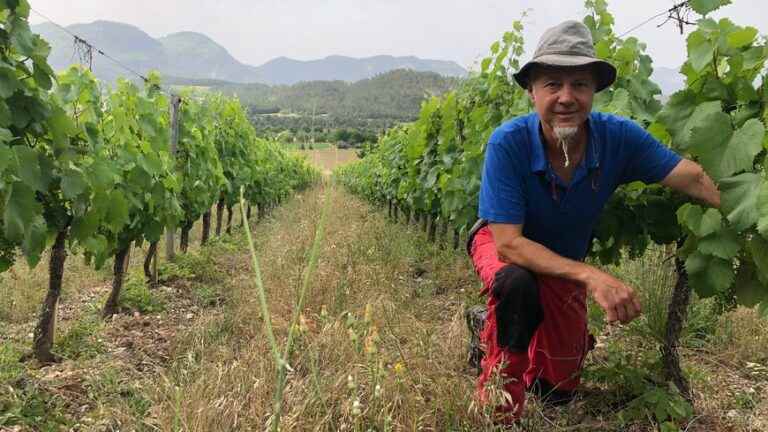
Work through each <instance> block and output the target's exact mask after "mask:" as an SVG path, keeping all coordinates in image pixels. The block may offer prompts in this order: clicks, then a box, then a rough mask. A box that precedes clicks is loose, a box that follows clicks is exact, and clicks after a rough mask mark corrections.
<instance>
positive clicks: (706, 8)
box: [688, 0, 731, 15]
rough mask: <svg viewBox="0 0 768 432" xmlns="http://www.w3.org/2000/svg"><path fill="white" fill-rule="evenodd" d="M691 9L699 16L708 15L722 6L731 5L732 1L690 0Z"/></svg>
mask: <svg viewBox="0 0 768 432" xmlns="http://www.w3.org/2000/svg"><path fill="white" fill-rule="evenodd" d="M688 4H689V5H690V6H691V9H693V10H694V12H696V13H697V14H699V15H706V14H708V13H710V12H712V11H714V10H717V9H719V8H720V7H722V6H725V5H729V4H731V0H690V1H689V2H688Z"/></svg>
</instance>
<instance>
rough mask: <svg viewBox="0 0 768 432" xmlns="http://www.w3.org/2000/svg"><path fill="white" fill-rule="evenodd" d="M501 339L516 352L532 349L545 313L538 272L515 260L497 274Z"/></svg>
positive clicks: (498, 331)
mask: <svg viewBox="0 0 768 432" xmlns="http://www.w3.org/2000/svg"><path fill="white" fill-rule="evenodd" d="M492 293H493V296H494V297H496V300H497V304H496V322H497V343H498V344H499V346H501V347H506V348H508V349H509V350H510V351H513V352H515V351H516V352H522V351H526V350H527V349H528V345H529V344H530V342H531V339H532V338H533V334H534V332H535V331H536V329H537V328H538V327H539V324H541V321H542V319H543V318H544V316H543V315H544V313H543V311H542V308H541V302H540V300H539V287H538V283H537V282H536V277H535V276H534V274H533V273H532V272H531V271H530V270H527V269H525V268H522V267H520V266H516V265H513V264H509V265H506V266H504V267H502V268H501V269H500V270H499V271H498V272H496V275H495V276H494V281H493V288H492Z"/></svg>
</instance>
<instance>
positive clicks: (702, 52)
mask: <svg viewBox="0 0 768 432" xmlns="http://www.w3.org/2000/svg"><path fill="white" fill-rule="evenodd" d="M714 54H715V45H714V44H713V43H712V42H710V41H709V40H708V39H707V37H706V36H705V34H704V33H703V32H702V31H701V30H698V31H695V32H693V33H691V34H690V35H689V36H688V62H689V63H690V64H691V66H692V67H693V70H695V71H696V72H699V71H701V70H702V69H704V68H705V67H706V66H707V65H709V64H711V63H712V61H713V56H714Z"/></svg>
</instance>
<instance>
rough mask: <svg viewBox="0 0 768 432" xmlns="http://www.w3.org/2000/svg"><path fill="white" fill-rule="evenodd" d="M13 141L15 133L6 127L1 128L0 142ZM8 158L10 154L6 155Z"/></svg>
mask: <svg viewBox="0 0 768 432" xmlns="http://www.w3.org/2000/svg"><path fill="white" fill-rule="evenodd" d="M11 141H13V133H12V132H11V131H9V130H8V129H6V128H0V144H8V143H9V142H11ZM6 149H7V147H6ZM6 158H10V156H6Z"/></svg>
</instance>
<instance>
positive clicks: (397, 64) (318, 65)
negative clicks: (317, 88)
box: [256, 55, 467, 84]
mask: <svg viewBox="0 0 768 432" xmlns="http://www.w3.org/2000/svg"><path fill="white" fill-rule="evenodd" d="M256 69H257V70H258V71H259V74H260V76H261V78H262V81H263V82H267V83H270V84H295V83H297V82H301V81H333V80H340V81H347V82H354V81H360V80H362V79H366V78H373V77H375V76H376V75H380V74H382V73H385V72H389V71H391V70H395V69H411V70H414V71H417V72H435V73H438V74H440V75H443V76H451V77H462V76H465V75H466V74H467V71H466V70H465V69H464V68H462V67H461V66H459V65H458V64H457V63H455V62H452V61H444V60H424V59H420V58H417V57H413V56H409V57H393V56H386V55H381V56H375V57H366V58H360V59H358V58H353V57H345V56H329V57H326V58H324V59H321V60H310V61H300V60H293V59H289V58H286V57H278V58H276V59H274V60H270V61H268V62H267V63H265V64H263V65H261V66H259V67H257V68H256Z"/></svg>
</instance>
